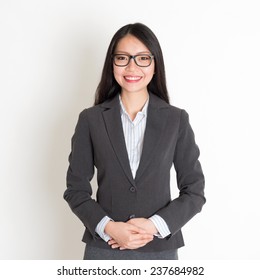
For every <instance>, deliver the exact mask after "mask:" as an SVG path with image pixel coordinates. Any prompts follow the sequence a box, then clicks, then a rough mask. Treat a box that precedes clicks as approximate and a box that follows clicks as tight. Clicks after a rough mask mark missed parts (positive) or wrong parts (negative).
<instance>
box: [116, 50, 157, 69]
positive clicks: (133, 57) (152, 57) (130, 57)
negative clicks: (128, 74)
mask: <svg viewBox="0 0 260 280" xmlns="http://www.w3.org/2000/svg"><path fill="white" fill-rule="evenodd" d="M116 55H125V56H128V58H129V60H128V63H127V64H126V65H117V64H116V63H115V56H116ZM142 55H147V56H149V57H150V64H149V65H147V66H142V65H139V64H137V62H136V60H135V58H136V57H137V56H142ZM112 59H113V63H114V64H115V65H116V66H117V67H126V66H127V65H128V64H129V63H130V61H131V59H133V60H134V62H135V64H136V65H137V66H138V67H149V66H150V65H151V64H152V61H153V59H154V55H153V54H136V55H130V54H125V53H115V54H112Z"/></svg>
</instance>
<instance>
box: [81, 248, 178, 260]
mask: <svg viewBox="0 0 260 280" xmlns="http://www.w3.org/2000/svg"><path fill="white" fill-rule="evenodd" d="M84 260H178V250H177V249H175V250H171V251H160V252H148V253H147V252H138V251H136V250H118V249H100V248H97V247H93V246H89V245H86V248H85V253H84Z"/></svg>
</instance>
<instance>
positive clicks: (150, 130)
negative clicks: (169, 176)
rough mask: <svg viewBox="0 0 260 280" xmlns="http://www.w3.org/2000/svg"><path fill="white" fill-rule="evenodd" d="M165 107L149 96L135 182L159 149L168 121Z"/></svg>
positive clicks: (165, 105)
mask: <svg viewBox="0 0 260 280" xmlns="http://www.w3.org/2000/svg"><path fill="white" fill-rule="evenodd" d="M167 107H169V105H168V104H167V103H166V102H164V101H163V100H161V99H160V98H158V97H157V96H155V95H153V94H150V98H149V106H148V113H147V121H146V129H145V135H144V143H143V151H142V156H141V159H140V163H139V167H138V170H137V172H136V177H135V181H136V182H137V181H138V179H139V178H140V177H141V176H142V174H143V172H144V171H145V169H146V168H147V166H148V164H149V162H150V161H151V160H152V158H153V156H154V154H155V153H156V151H157V149H158V148H159V143H160V139H161V137H162V136H163V135H164V133H163V132H164V127H165V125H166V122H167V119H168V112H169V110H167V109H166V110H165V108H167Z"/></svg>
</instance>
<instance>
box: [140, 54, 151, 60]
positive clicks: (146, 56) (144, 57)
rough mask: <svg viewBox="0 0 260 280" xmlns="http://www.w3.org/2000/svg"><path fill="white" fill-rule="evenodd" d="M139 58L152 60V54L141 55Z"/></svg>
mask: <svg viewBox="0 0 260 280" xmlns="http://www.w3.org/2000/svg"><path fill="white" fill-rule="evenodd" d="M139 60H142V61H146V60H150V56H149V55H140V56H139Z"/></svg>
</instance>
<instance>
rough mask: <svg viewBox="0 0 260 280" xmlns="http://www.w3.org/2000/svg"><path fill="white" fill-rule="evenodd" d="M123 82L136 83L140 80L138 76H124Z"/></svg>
mask: <svg viewBox="0 0 260 280" xmlns="http://www.w3.org/2000/svg"><path fill="white" fill-rule="evenodd" d="M124 78H125V80H127V81H128V82H138V81H140V80H141V79H142V77H140V76H124Z"/></svg>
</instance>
